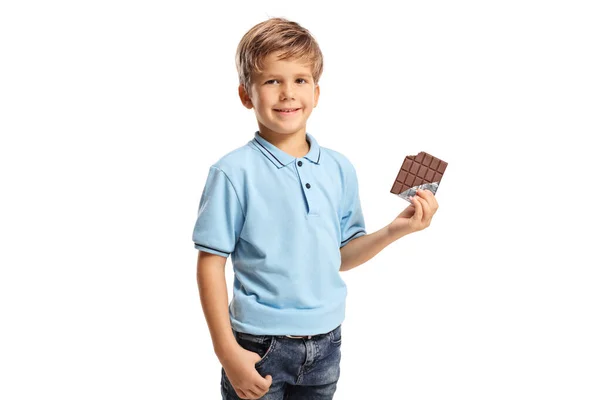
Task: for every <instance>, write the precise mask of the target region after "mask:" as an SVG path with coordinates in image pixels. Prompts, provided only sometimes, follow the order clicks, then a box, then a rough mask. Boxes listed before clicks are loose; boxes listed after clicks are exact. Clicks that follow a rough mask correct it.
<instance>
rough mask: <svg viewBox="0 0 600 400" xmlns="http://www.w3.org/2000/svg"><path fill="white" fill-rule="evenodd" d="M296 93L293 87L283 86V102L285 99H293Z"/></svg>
mask: <svg viewBox="0 0 600 400" xmlns="http://www.w3.org/2000/svg"><path fill="white" fill-rule="evenodd" d="M293 98H294V91H293V89H292V86H291V85H282V86H281V100H284V99H293Z"/></svg>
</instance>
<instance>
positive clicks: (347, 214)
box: [340, 164, 367, 248]
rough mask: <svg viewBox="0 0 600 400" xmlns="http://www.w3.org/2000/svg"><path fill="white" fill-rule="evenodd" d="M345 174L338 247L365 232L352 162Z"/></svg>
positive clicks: (356, 179)
mask: <svg viewBox="0 0 600 400" xmlns="http://www.w3.org/2000/svg"><path fill="white" fill-rule="evenodd" d="M346 175H347V176H346V180H345V185H344V197H343V199H342V212H341V216H342V217H341V220H340V230H341V232H342V239H341V242H340V248H342V247H344V246H345V245H347V244H348V243H350V241H351V240H352V239H356V238H358V237H360V236H363V235H366V234H367V230H366V227H365V219H364V217H363V213H362V208H361V206H360V198H359V193H358V178H357V177H356V170H355V169H354V167H353V166H352V164H349V168H348V171H347V173H346Z"/></svg>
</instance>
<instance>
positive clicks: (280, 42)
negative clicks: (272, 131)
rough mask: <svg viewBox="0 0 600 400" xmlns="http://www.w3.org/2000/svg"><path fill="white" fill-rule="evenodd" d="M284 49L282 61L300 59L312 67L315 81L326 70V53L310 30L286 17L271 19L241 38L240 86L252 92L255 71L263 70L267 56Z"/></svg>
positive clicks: (238, 62) (238, 69)
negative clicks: (322, 50) (324, 55)
mask: <svg viewBox="0 0 600 400" xmlns="http://www.w3.org/2000/svg"><path fill="white" fill-rule="evenodd" d="M279 51H281V52H282V54H281V55H280V56H279V59H280V60H287V59H293V60H296V59H300V60H305V61H306V63H307V64H310V65H311V66H312V76H313V79H314V81H315V84H317V83H318V82H319V78H321V74H322V73H323V54H322V53H321V49H320V48H319V45H318V44H317V41H316V40H315V39H314V38H313V36H312V35H311V34H310V32H309V31H308V30H307V29H305V28H303V27H302V26H300V25H299V24H298V23H296V22H292V21H289V20H287V19H285V18H270V19H268V20H266V21H263V22H261V23H259V24H257V25H255V26H253V27H252V28H251V29H250V30H249V31H248V32H246V34H245V35H244V36H243V37H242V40H240V43H239V44H238V47H237V51H236V54H235V65H236V68H237V71H238V77H239V82H240V85H243V86H244V89H245V90H246V92H247V93H250V85H251V83H252V73H253V72H256V73H260V72H262V69H263V67H264V59H265V58H266V57H267V56H268V55H269V54H271V53H274V52H279Z"/></svg>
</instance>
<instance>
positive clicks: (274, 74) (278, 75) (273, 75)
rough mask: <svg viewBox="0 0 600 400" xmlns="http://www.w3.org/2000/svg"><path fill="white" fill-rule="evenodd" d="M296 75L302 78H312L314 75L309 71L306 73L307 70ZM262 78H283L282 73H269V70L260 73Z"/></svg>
mask: <svg viewBox="0 0 600 400" xmlns="http://www.w3.org/2000/svg"><path fill="white" fill-rule="evenodd" d="M294 76H296V77H300V78H312V75H311V74H309V73H305V72H301V73H299V74H295V75H294ZM260 77H261V78H266V77H273V78H281V75H280V74H276V73H268V72H266V73H265V72H263V73H261V74H260Z"/></svg>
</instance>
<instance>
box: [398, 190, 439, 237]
mask: <svg viewBox="0 0 600 400" xmlns="http://www.w3.org/2000/svg"><path fill="white" fill-rule="evenodd" d="M437 209H438V203H437V200H436V199H435V196H434V195H433V193H431V191H429V190H423V189H419V190H417V195H416V196H414V197H413V198H412V204H411V205H409V206H408V207H406V208H405V209H404V211H402V212H401V213H400V214H399V215H398V216H397V217H396V219H395V220H394V221H392V223H391V224H389V225H388V229H389V232H390V234H392V235H393V236H398V235H399V234H409V233H413V232H417V231H420V230H423V229H425V228H427V227H428V226H429V224H430V223H431V218H433V215H434V214H435V212H436V211H437Z"/></svg>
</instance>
